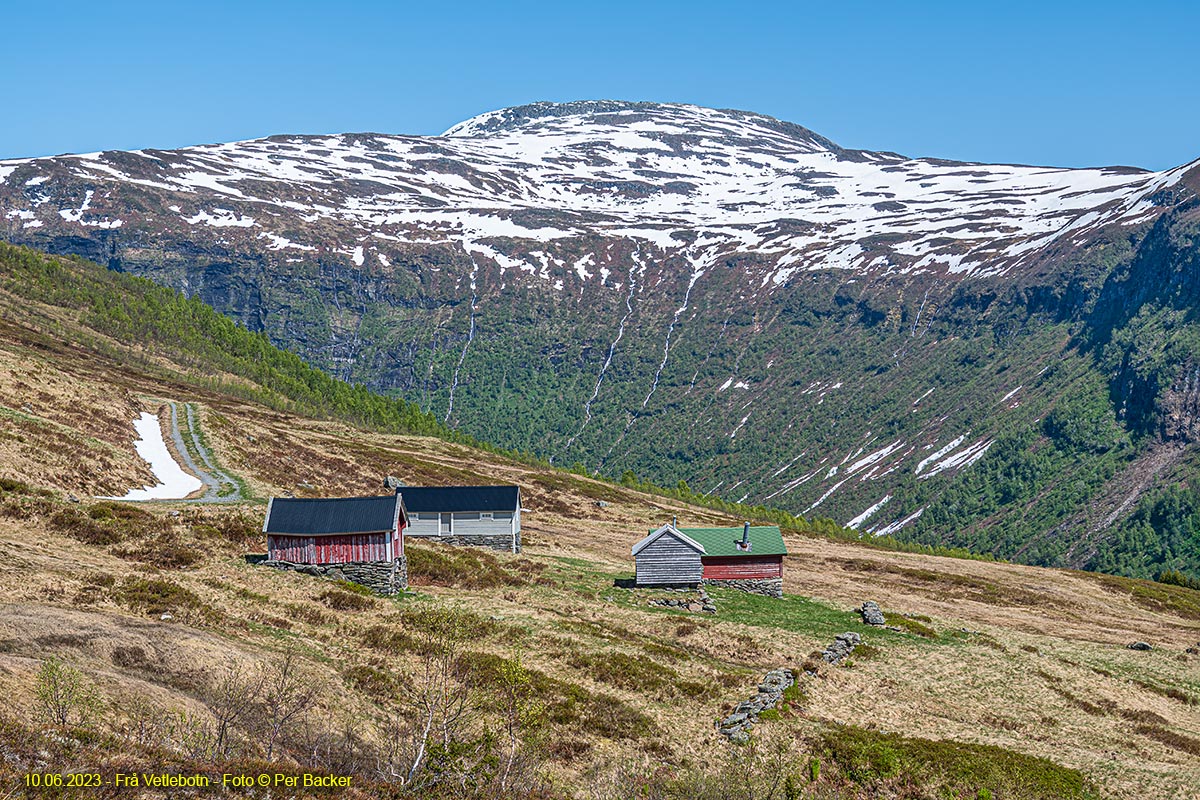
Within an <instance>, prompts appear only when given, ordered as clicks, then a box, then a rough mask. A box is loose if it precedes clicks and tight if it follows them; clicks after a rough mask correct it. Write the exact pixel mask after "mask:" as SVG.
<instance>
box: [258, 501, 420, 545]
mask: <svg viewBox="0 0 1200 800" xmlns="http://www.w3.org/2000/svg"><path fill="white" fill-rule="evenodd" d="M398 498H399V496H398V495H394V494H389V495H384V496H382V497H331V498H326V499H320V500H310V499H299V498H291V497H276V498H274V499H273V500H272V501H271V507H270V509H269V511H268V512H267V524H266V526H265V527H264V528H263V532H264V533H291V534H299V535H302V536H320V535H325V534H331V533H376V532H379V531H390V530H392V529H393V526H394V525H395V524H396V514H397V509H396V506H397V504H398V503H399V502H400V500H399V499H398Z"/></svg>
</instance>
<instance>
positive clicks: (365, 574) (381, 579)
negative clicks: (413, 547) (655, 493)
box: [258, 556, 408, 596]
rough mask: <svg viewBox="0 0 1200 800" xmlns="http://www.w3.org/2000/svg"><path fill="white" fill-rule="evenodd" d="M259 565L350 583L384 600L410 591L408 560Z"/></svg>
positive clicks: (266, 562)
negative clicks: (385, 597) (383, 596)
mask: <svg viewBox="0 0 1200 800" xmlns="http://www.w3.org/2000/svg"><path fill="white" fill-rule="evenodd" d="M258 563H259V564H260V565H262V566H264V567H274V568H275V569H282V570H288V571H290V572H299V573H301V574H302V575H312V576H314V577H317V578H325V579H326V580H332V581H350V582H351V583H357V584H358V585H359V586H365V587H367V588H368V589H370V590H371V591H373V592H376V593H377V594H382V595H385V596H390V595H394V594H399V593H400V592H402V591H404V590H405V589H407V588H408V559H406V558H404V557H403V556H401V557H400V558H398V559H396V560H395V561H355V562H351V563H347V564H296V563H294V562H291V561H276V560H274V559H266V560H265V561H260V562H258Z"/></svg>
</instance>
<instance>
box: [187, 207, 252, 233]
mask: <svg viewBox="0 0 1200 800" xmlns="http://www.w3.org/2000/svg"><path fill="white" fill-rule="evenodd" d="M183 221H184V222H186V223H187V224H188V225H195V224H197V223H199V222H203V223H204V224H205V225H208V226H209V227H212V228H250V227H252V226H253V225H254V217H243V216H242V215H240V214H235V213H234V212H232V211H230V210H229V209H227V208H214V209H213V213H211V214H209V213H208V212H207V211H197V212H196V214H195V216H192V217H184V218H183Z"/></svg>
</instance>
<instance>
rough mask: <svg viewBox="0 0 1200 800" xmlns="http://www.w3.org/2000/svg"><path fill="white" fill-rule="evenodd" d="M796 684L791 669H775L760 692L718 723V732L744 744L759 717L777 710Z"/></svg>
mask: <svg viewBox="0 0 1200 800" xmlns="http://www.w3.org/2000/svg"><path fill="white" fill-rule="evenodd" d="M795 682H796V675H795V673H794V672H792V671H791V670H790V669H773V670H771V671H770V672H768V673H767V674H766V675H764V676H763V679H762V683H760V684H759V685H758V692H757V693H755V694H754V696H752V697H751V698H750V699H748V700H743V701H742V702H740V703H738V704H737V706H735V707H734V709H733V713H731V714H730V715H729V716H727V717H725V718H724V719H722V720H721V721H720V722H718V723H717V730H718V731H719V732H720V733H721V735H722V736H724V737H726V738H727V739H729V740H730V741H732V742H737V743H742V742H745V741H746V740H747V739H748V738H749V731H750V729H751V728H753V727H754V724H755V722H756V721H757V720H758V715H759V714H761V713H762V712H764V711H766V710H767V709H771V708H775V707H776V706H778V705H779V703H780V701H782V700H783V693H784V692H786V691H787V690H788V689H789V688H790V687H791V686H792V684H794V683H795Z"/></svg>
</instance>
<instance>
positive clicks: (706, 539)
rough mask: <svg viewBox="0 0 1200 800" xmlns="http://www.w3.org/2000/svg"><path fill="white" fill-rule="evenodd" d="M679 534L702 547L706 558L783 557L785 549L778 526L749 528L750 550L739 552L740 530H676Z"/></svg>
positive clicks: (785, 552) (785, 553)
mask: <svg viewBox="0 0 1200 800" xmlns="http://www.w3.org/2000/svg"><path fill="white" fill-rule="evenodd" d="M676 530H678V531H679V532H680V533H682V534H683V535H684V536H686V537H688V538H689V539H692V540H694V541H695V542H696V543H697V544H699V545H702V546H703V547H704V555H706V556H783V555H787V548H786V547H784V544H783V535H782V534H780V532H779V526H778V525H762V526H758V527H751V528H750V549H749V550H748V551H747V550H739V549H738V547H737V543H738V542H740V541H741V540H742V529H741V528H677V529H676Z"/></svg>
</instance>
